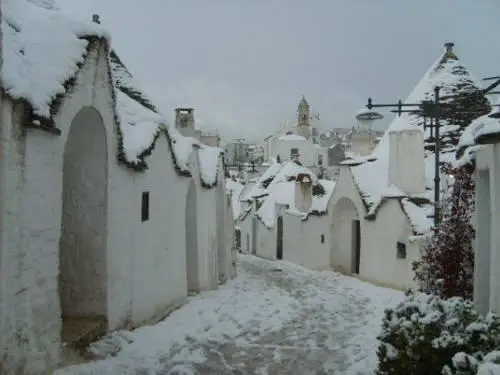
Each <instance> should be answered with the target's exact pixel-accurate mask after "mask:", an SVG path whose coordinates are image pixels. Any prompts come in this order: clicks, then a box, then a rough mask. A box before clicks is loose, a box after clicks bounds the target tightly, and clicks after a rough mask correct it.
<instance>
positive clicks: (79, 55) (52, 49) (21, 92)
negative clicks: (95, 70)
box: [0, 0, 110, 118]
mask: <svg viewBox="0 0 500 375" xmlns="http://www.w3.org/2000/svg"><path fill="white" fill-rule="evenodd" d="M2 11H3V14H2V15H3V19H2V23H1V25H0V26H1V27H2V31H3V34H4V35H3V58H4V61H3V67H2V71H1V72H0V74H1V82H2V84H3V89H4V90H5V92H6V93H7V94H8V95H9V96H11V97H12V98H14V99H25V100H26V101H27V102H28V103H29V104H30V105H31V106H32V107H33V113H34V114H35V115H38V116H41V117H44V118H49V117H50V115H51V113H50V111H51V105H52V102H53V100H54V98H55V97H56V96H57V95H63V94H65V92H66V88H65V84H66V83H67V81H68V80H70V79H71V78H73V77H74V76H75V74H76V73H77V71H78V69H79V65H80V64H82V63H83V61H84V58H85V55H86V53H87V46H88V43H89V42H88V40H86V39H85V38H90V37H99V38H106V39H107V40H108V41H109V40H110V37H109V35H108V34H107V33H106V31H105V30H104V29H103V28H102V27H100V26H99V25H97V24H95V23H92V22H90V20H89V22H88V23H84V22H79V21H76V20H73V19H71V18H68V17H67V16H66V15H65V14H63V13H62V12H61V11H60V10H59V9H58V8H57V7H56V6H55V5H54V3H53V2H52V1H48V0H46V1H43V2H41V1H36V2H35V1H27V0H16V1H7V2H3V3H2ZM41 67H43V75H40V68H41Z"/></svg>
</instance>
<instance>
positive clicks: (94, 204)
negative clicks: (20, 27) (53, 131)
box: [59, 107, 108, 345]
mask: <svg viewBox="0 0 500 375" xmlns="http://www.w3.org/2000/svg"><path fill="white" fill-rule="evenodd" d="M62 183H63V186H62V217H61V238H60V244H59V298H60V303H61V315H62V321H63V329H62V340H63V341H65V342H68V343H71V344H77V343H78V344H80V345H85V342H83V340H85V339H88V340H91V339H92V338H91V337H89V336H98V335H100V334H103V333H105V331H106V326H107V249H106V246H107V228H108V218H107V214H108V209H107V208H108V199H107V198H108V152H107V144H106V128H105V126H104V123H103V120H102V118H101V115H100V114H99V112H97V110H95V109H94V108H91V107H85V108H83V109H82V110H80V112H78V114H77V115H76V116H75V117H74V119H73V121H72V122H71V127H70V130H69V134H68V138H67V141H66V146H65V148H64V159H63V178H62ZM94 338H95V337H94ZM76 341H78V342H76Z"/></svg>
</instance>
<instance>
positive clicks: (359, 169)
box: [351, 43, 491, 233]
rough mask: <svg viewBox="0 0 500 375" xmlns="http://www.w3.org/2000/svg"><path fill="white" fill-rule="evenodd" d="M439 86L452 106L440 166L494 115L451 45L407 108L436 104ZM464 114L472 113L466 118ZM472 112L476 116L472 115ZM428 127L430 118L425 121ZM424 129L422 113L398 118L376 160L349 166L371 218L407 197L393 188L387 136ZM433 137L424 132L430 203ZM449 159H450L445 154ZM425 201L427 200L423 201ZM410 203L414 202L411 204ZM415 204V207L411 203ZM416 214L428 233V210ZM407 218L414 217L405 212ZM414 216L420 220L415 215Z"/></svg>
mask: <svg viewBox="0 0 500 375" xmlns="http://www.w3.org/2000/svg"><path fill="white" fill-rule="evenodd" d="M436 86H439V87H440V98H441V101H440V102H441V103H447V104H449V106H448V109H447V110H446V111H445V112H444V113H443V115H442V116H441V119H440V125H441V126H440V140H441V147H440V154H441V155H443V156H442V157H441V161H447V160H451V158H453V159H454V155H455V152H454V151H455V150H456V148H457V143H458V141H459V138H460V135H461V134H462V133H463V131H464V130H465V128H466V127H467V125H468V124H469V123H470V122H471V121H472V120H473V119H475V118H477V117H479V116H481V115H484V114H486V113H488V112H489V111H490V108H491V107H490V103H489V101H488V99H486V98H485V96H484V94H483V93H482V92H481V91H480V85H479V81H478V80H476V79H475V78H474V77H473V76H472V75H471V74H470V73H469V71H468V70H467V68H466V67H465V66H464V65H463V64H462V63H461V62H460V61H459V59H458V57H457V55H456V53H455V52H454V51H453V44H452V43H447V44H446V45H445V50H444V52H443V53H441V55H440V56H439V58H438V59H437V60H436V61H435V62H434V64H432V65H431V67H430V68H429V70H428V71H427V72H426V73H425V74H424V75H423V77H422V78H421V79H420V81H419V82H418V84H417V85H416V86H415V87H414V88H413V90H412V91H411V92H410V94H409V95H408V97H407V99H406V100H405V102H404V103H421V102H422V101H424V100H432V99H433V97H434V88H435V87H436ZM464 109H467V110H469V113H468V114H465V113H464V112H465V111H464ZM470 112H474V113H470ZM427 123H429V119H427ZM423 125H424V117H423V116H422V115H419V114H415V113H409V112H404V113H402V114H401V116H400V117H395V118H394V120H393V121H392V122H391V124H390V125H389V127H388V128H387V130H386V131H385V133H384V135H383V137H382V139H381V140H380V142H379V144H378V145H377V147H376V148H375V150H374V151H373V153H372V155H371V156H370V157H368V158H366V160H368V161H367V162H364V163H362V164H360V165H357V166H353V167H351V172H352V176H353V178H354V181H355V183H356V186H357V188H358V190H359V192H360V195H361V197H362V199H363V202H364V203H365V206H366V208H367V210H368V213H369V214H373V213H374V212H376V210H377V209H378V207H379V206H380V204H381V202H382V201H383V199H384V198H385V197H388V196H390V197H399V198H400V199H402V198H403V197H406V196H407V195H406V194H405V192H403V191H401V190H399V187H398V186H393V185H392V186H390V187H389V185H390V184H389V151H390V150H389V132H390V131H391V130H396V129H402V128H408V127H416V126H417V127H421V128H423ZM433 134H434V132H433V131H432V133H431V129H429V128H427V129H426V130H425V146H424V147H425V149H426V150H427V151H426V160H425V174H426V190H427V192H428V193H429V196H428V197H427V195H428V194H427V193H426V194H425V196H426V198H428V199H429V200H432V194H431V193H432V189H433V174H434V169H433V168H434V167H433V166H434V145H435V141H434V139H433V137H432V135H433ZM445 154H446V155H445ZM422 198H423V196H422ZM408 204H410V203H408ZM411 204H412V205H413V203H411ZM412 212H414V213H418V212H420V213H419V215H420V216H422V217H421V218H420V219H415V218H412V219H411V221H412V226H413V225H416V224H415V223H420V224H422V223H425V222H426V221H427V222H428V224H429V225H428V227H427V229H429V228H430V225H431V220H430V218H429V216H426V215H427V214H424V210H421V208H420V207H417V206H416V205H413V208H412ZM406 213H407V215H408V216H412V215H410V214H409V213H408V212H406ZM415 216H418V215H416V214H415ZM420 224H419V225H416V226H419V228H416V226H415V228H414V230H415V232H418V233H425V232H426V230H427V229H425V228H423V226H422V225H420Z"/></svg>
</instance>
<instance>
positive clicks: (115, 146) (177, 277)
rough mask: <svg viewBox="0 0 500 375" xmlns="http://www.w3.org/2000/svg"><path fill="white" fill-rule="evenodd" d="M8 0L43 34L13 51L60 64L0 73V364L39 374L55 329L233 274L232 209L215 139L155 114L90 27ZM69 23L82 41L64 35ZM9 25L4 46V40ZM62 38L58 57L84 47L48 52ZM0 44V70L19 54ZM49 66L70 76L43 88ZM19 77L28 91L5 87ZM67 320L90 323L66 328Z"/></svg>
mask: <svg viewBox="0 0 500 375" xmlns="http://www.w3.org/2000/svg"><path fill="white" fill-rule="evenodd" d="M11 5H12V4H11ZM15 5H16V6H15V7H14V6H13V7H10V6H7V7H5V8H4V9H3V10H4V11H7V13H8V16H9V17H10V18H11V19H13V20H16V22H17V21H19V22H20V24H22V22H24V21H25V20H28V21H29V20H30V17H31V15H32V14H36V15H37V17H35V18H33V20H32V21H33V23H32V24H31V25H30V27H31V28H33V27H39V33H40V35H46V39H41V40H40V42H42V41H45V42H46V43H47V45H46V46H45V47H43V46H38V47H37V50H36V51H30V52H32V54H30V55H29V56H33V53H39V54H40V55H39V56H38V59H36V60H35V61H26V62H25V61H22V63H28V62H29V63H32V64H36V63H38V62H40V61H44V62H45V63H50V64H51V66H54V67H58V66H60V67H61V70H60V71H57V69H54V70H50V72H54V74H55V76H54V77H52V76H50V74H49V73H50V72H49V73H47V75H46V76H44V79H40V77H39V76H37V75H36V71H37V70H36V69H35V72H34V75H33V76H30V75H29V74H24V75H22V77H23V80H16V77H19V76H18V75H12V76H3V78H4V81H3V82H5V83H8V84H9V85H10V86H9V87H8V89H7V88H6V87H2V90H1V98H0V100H1V102H0V111H1V113H0V115H1V117H0V126H1V128H0V129H1V142H2V144H1V148H0V150H1V152H2V154H1V157H0V184H1V189H0V194H1V197H0V198H1V199H0V201H1V202H2V203H3V205H2V207H1V210H0V357H1V358H2V361H1V362H0V363H1V365H0V373H6V374H8V373H23V374H39V373H43V372H44V371H47V370H48V369H50V368H53V367H54V366H56V365H57V364H58V363H59V362H60V361H61V359H62V357H63V355H64V350H65V349H64V347H65V345H64V344H65V343H66V344H69V345H70V346H71V345H85V344H86V343H88V342H87V341H85V340H92V339H95V338H96V337H98V336H100V335H103V334H106V333H107V332H110V331H113V330H116V329H119V328H133V327H136V326H138V325H141V324H143V323H145V322H152V321H155V320H158V319H161V318H163V317H164V316H165V315H166V314H167V313H168V312H169V311H170V310H171V309H173V308H175V307H177V306H179V305H180V304H182V303H183V302H184V301H185V300H186V297H187V293H188V290H193V291H200V290H205V289H213V288H216V287H217V285H218V283H219V282H224V281H225V280H227V279H228V278H229V277H231V276H234V265H233V259H232V254H231V251H232V247H233V232H234V223H233V221H232V217H231V214H230V213H231V210H230V202H228V200H227V198H226V196H225V191H224V185H225V182H224V175H223V171H222V166H221V151H220V150H219V149H217V148H210V147H206V146H203V145H200V144H199V143H197V142H193V141H192V140H190V139H188V138H185V137H183V136H182V135H180V134H179V133H178V132H177V131H176V130H175V129H172V128H169V127H168V126H166V125H165V123H164V120H163V118H162V116H161V115H160V114H159V113H158V112H157V110H156V108H155V107H154V106H153V105H152V104H151V101H150V100H149V99H148V98H147V97H146V96H145V95H144V94H142V93H141V92H140V90H139V89H138V88H137V86H135V82H134V81H133V78H132V76H131V74H130V73H129V72H128V71H127V69H126V68H125V66H124V65H123V64H122V63H121V61H120V60H119V58H118V56H117V55H116V54H115V53H114V51H111V46H110V44H109V42H108V39H107V37H106V36H105V35H106V34H105V32H104V31H102V29H100V27H98V26H97V25H86V24H83V25H79V24H77V23H75V22H74V21H73V20H71V21H68V20H67V19H66V17H65V16H64V15H62V13H60V11H59V10H57V9H54V8H50V7H49V8H44V9H45V10H40V9H36V8H37V7H38V6H39V5H38V4H37V3H31V2H26V1H21V2H16V4H15ZM44 12H45V13H44ZM40 14H46V15H47V17H46V18H44V17H40ZM65 25H71V27H66V26H65ZM2 26H4V25H2ZM58 27H59V28H60V29H59V30H58V31H59V32H57V33H54V34H52V33H50V31H54V30H55V29H56V30H57V28H58ZM78 27H79V28H80V29H81V30H86V32H85V33H83V35H86V37H85V38H86V39H85V40H87V41H88V44H87V47H85V45H84V44H79V46H81V48H82V50H78V47H77V46H75V45H71V46H68V45H67V43H68V40H72V39H71V38H69V37H68V36H70V35H71V34H70V33H71V32H73V33H74V30H75V28H78ZM7 29H9V28H8V27H7ZM21 30H22V28H21ZM11 31H12V30H11V29H9V30H7V34H6V35H4V38H12V39H11V40H9V42H10V44H7V43H6V44H5V46H7V45H10V46H13V47H14V48H17V47H16V41H17V39H15V38H16V37H17V34H13V33H14V31H12V32H11ZM81 35H82V33H80V34H79V36H80V37H81ZM74 40H76V41H78V39H77V38H74ZM68 47H71V48H73V49H69V50H68V51H67V52H68V53H67V55H66V56H65V57H68V58H70V57H74V58H79V57H80V56H81V55H84V56H85V58H84V60H83V62H82V63H81V64H80V66H79V67H77V66H76V65H74V69H75V71H63V70H62V69H63V67H65V66H72V65H64V64H61V61H60V60H59V59H60V58H61V56H62V55H64V54H62V55H61V54H51V51H52V49H53V48H57V49H60V50H61V51H65V48H68ZM72 53H73V54H74V56H73V55H72ZM6 56H7V57H6V59H5V65H6V66H7V67H8V68H9V70H8V71H10V72H13V71H15V70H16V68H18V67H22V65H21V64H19V62H18V61H16V60H15V59H16V58H18V57H19V56H20V55H18V54H16V53H15V52H14V51H6ZM23 56H24V55H23ZM27 56H28V54H27ZM21 58H23V57H21ZM40 69H42V67H40ZM38 71H40V70H38ZM60 76H65V77H71V78H70V80H69V81H67V82H66V83H65V85H66V86H65V87H66V89H67V91H66V92H57V93H54V92H51V91H50V90H49V89H50V88H51V87H62V85H54V83H55V82H56V81H55V80H56V79H57V77H60ZM52 79H53V80H54V82H52V81H51V80H52ZM24 80H26V81H24ZM30 80H32V82H31V81H30ZM47 82H48V85H47V86H44V84H47ZM27 83H28V84H30V85H32V87H35V88H37V90H35V91H34V92H36V93H37V94H39V95H40V96H36V95H32V96H31V97H28V98H21V100H20V99H19V98H16V99H13V98H12V96H11V93H12V92H15V90H21V89H22V87H23V85H25V84H27ZM42 93H44V94H46V95H47V96H43V95H41V94H42ZM50 98H52V99H53V100H52V101H50V100H48V99H50ZM54 98H57V99H54ZM44 103H51V104H50V108H47V111H44V108H45V107H44ZM34 108H37V110H34ZM76 323H78V324H85V325H86V328H88V329H89V332H90V331H91V332H92V335H93V336H86V337H84V338H82V337H80V338H78V340H80V341H78V342H76V341H75V340H76V339H77V338H75V337H73V336H72V333H71V332H72V327H73V325H74V324H76ZM73 328H74V327H73Z"/></svg>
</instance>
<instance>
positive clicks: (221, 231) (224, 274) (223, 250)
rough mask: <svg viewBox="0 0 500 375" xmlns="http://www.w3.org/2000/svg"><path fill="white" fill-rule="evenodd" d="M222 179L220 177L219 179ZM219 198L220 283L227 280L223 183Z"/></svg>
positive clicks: (218, 252)
mask: <svg viewBox="0 0 500 375" xmlns="http://www.w3.org/2000/svg"><path fill="white" fill-rule="evenodd" d="M219 178H220V177H219ZM216 189H217V192H216V194H217V197H216V201H215V225H216V226H217V227H216V236H217V273H218V280H219V283H222V282H224V281H226V280H227V266H226V263H227V259H226V241H225V239H226V236H225V233H224V229H225V228H224V226H225V225H224V224H225V216H226V215H225V209H224V203H225V200H226V192H225V190H224V184H223V183H222V181H218V183H217V188H216Z"/></svg>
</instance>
